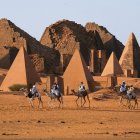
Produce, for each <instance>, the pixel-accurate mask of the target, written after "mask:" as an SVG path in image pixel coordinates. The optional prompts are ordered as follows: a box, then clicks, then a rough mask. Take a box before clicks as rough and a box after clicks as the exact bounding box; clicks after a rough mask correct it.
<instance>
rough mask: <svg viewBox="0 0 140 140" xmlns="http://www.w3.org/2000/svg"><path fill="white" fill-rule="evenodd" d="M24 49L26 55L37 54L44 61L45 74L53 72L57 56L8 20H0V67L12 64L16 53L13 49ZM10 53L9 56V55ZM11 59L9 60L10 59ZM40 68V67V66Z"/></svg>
mask: <svg viewBox="0 0 140 140" xmlns="http://www.w3.org/2000/svg"><path fill="white" fill-rule="evenodd" d="M22 46H23V47H26V50H27V53H28V54H38V55H40V56H42V57H44V59H45V63H46V68H45V69H46V70H47V71H46V72H53V69H54V67H55V64H56V59H57V57H58V56H57V54H56V51H54V50H53V49H51V48H49V47H47V46H43V45H41V44H40V42H38V41H37V40H36V39H35V38H33V37H31V36H30V35H29V34H28V33H26V32H24V31H23V30H21V29H20V28H19V27H17V26H16V25H15V24H13V23H12V22H11V21H10V20H7V19H1V20H0V50H1V52H0V62H1V65H0V67H2V68H9V67H10V65H11V64H12V62H13V60H14V58H15V56H16V54H17V51H12V50H13V48H16V49H19V48H20V47H22ZM9 52H11V55H10V53H9ZM10 56H11V57H12V58H11V57H10ZM41 67H42V66H41Z"/></svg>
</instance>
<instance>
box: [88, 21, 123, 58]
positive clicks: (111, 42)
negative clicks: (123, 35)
mask: <svg viewBox="0 0 140 140" xmlns="http://www.w3.org/2000/svg"><path fill="white" fill-rule="evenodd" d="M85 28H86V30H87V31H88V32H93V31H97V32H98V33H99V35H100V37H101V39H102V41H103V44H104V47H105V50H106V55H107V58H109V56H110V54H111V53H112V51H114V52H115V54H116V56H117V58H118V59H119V58H120V56H121V53H122V50H123V48H124V45H123V44H122V43H121V42H120V41H119V40H117V39H116V38H115V36H113V35H112V34H111V33H110V32H108V30H107V29H106V28H105V27H103V26H99V25H98V24H96V23H94V22H92V23H91V22H88V23H87V24H86V25H85Z"/></svg>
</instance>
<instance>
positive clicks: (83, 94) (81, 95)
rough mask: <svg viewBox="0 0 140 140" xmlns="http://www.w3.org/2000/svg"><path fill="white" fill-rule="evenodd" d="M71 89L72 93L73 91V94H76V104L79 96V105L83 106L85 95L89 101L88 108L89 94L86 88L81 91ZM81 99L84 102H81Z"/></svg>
mask: <svg viewBox="0 0 140 140" xmlns="http://www.w3.org/2000/svg"><path fill="white" fill-rule="evenodd" d="M71 91H72V93H73V94H74V95H75V96H77V99H76V104H77V106H78V103H77V101H78V99H79V98H80V97H81V107H83V106H84V105H85V103H86V97H87V100H88V102H89V108H90V100H89V95H88V92H87V91H86V90H85V91H83V92H82V93H79V92H76V91H75V90H74V89H73V90H71ZM82 99H84V103H83V104H82Z"/></svg>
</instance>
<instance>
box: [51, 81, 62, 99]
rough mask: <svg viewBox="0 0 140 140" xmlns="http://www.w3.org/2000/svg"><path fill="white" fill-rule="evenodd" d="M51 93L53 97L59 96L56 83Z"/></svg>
mask: <svg viewBox="0 0 140 140" xmlns="http://www.w3.org/2000/svg"><path fill="white" fill-rule="evenodd" d="M51 93H53V94H54V95H55V96H59V94H60V91H59V86H58V84H57V83H54V84H53V85H52V89H51Z"/></svg>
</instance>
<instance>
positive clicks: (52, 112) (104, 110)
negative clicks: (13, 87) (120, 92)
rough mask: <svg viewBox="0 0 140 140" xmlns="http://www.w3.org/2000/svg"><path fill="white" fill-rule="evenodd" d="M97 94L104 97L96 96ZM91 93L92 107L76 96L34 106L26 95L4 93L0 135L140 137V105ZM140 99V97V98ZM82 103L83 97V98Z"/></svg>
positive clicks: (28, 136)
mask: <svg viewBox="0 0 140 140" xmlns="http://www.w3.org/2000/svg"><path fill="white" fill-rule="evenodd" d="M93 97H100V98H97V99H98V100H97V99H96V100H95V99H93ZM102 97H103V96H102V95H101V94H100V92H99V93H96V95H95V94H90V101H91V108H90V109H89V108H88V104H86V105H85V107H84V108H81V107H79V108H78V107H77V106H76V104H75V99H76V97H75V96H65V97H64V107H63V109H60V108H58V107H57V106H58V104H57V102H54V104H55V105H56V106H55V107H53V108H49V107H48V104H47V102H48V97H47V96H42V100H43V103H44V106H43V108H42V109H38V107H37V106H38V101H37V99H36V100H34V105H35V108H34V109H31V107H30V105H29V104H28V100H27V98H26V97H25V96H22V95H11V94H2V93H1V94H0V139H2V140H4V139H40V140H43V139H50V140H52V139H83V140H84V139H93V138H94V139H111V140H112V139H132V140H135V139H137V140H139V139H140V109H139V108H138V109H135V110H129V109H127V108H126V107H122V106H121V107H120V106H119V103H118V102H119V100H118V98H117V97H114V96H113V97H108V98H105V96H104V98H102ZM139 101H140V100H139ZM79 103H80V100H79Z"/></svg>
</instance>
